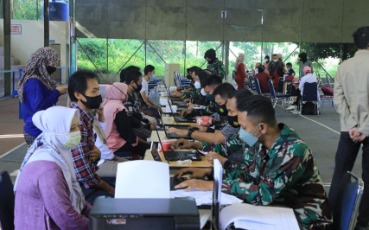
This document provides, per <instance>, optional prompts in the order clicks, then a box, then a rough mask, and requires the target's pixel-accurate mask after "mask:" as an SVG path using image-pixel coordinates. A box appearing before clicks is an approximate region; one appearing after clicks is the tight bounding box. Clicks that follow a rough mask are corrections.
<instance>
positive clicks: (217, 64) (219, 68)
mask: <svg viewBox="0 0 369 230" xmlns="http://www.w3.org/2000/svg"><path fill="white" fill-rule="evenodd" d="M206 69H208V70H209V71H210V72H212V73H213V74H215V75H217V76H218V77H220V78H221V79H222V80H223V79H224V78H225V76H226V73H225V70H224V65H223V62H221V61H219V60H218V59H216V60H215V61H214V63H211V64H208V66H207V68H206Z"/></svg>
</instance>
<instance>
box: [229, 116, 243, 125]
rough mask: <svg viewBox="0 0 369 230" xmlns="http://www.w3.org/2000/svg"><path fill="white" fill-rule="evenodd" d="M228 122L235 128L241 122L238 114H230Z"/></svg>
mask: <svg viewBox="0 0 369 230" xmlns="http://www.w3.org/2000/svg"><path fill="white" fill-rule="evenodd" d="M228 124H230V125H231V126H232V127H233V128H239V127H240V124H239V123H238V116H237V115H236V116H228Z"/></svg>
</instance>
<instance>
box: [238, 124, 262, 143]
mask: <svg viewBox="0 0 369 230" xmlns="http://www.w3.org/2000/svg"><path fill="white" fill-rule="evenodd" d="M257 128H259V125H257V126H256V128H255V130H254V131H253V132H252V133H249V132H247V131H246V130H245V129H243V128H240V131H239V132H238V135H239V137H240V139H241V140H242V141H243V142H245V143H246V144H248V145H249V146H250V147H252V146H254V145H255V144H256V142H257V141H258V140H259V137H260V136H261V134H262V133H260V135H259V136H258V137H256V136H254V133H255V132H256V130H257Z"/></svg>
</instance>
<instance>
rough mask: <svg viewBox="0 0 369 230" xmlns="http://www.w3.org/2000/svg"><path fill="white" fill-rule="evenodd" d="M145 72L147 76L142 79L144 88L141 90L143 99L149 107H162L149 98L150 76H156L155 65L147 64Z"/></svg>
mask: <svg viewBox="0 0 369 230" xmlns="http://www.w3.org/2000/svg"><path fill="white" fill-rule="evenodd" d="M144 73H145V76H144V77H143V79H142V89H141V91H140V94H141V96H142V99H143V101H144V103H145V104H146V106H147V107H148V108H156V109H160V107H158V106H156V105H155V104H154V103H153V102H152V101H150V99H149V81H150V78H152V77H154V76H155V67H154V66H152V65H147V66H146V67H145V69H144Z"/></svg>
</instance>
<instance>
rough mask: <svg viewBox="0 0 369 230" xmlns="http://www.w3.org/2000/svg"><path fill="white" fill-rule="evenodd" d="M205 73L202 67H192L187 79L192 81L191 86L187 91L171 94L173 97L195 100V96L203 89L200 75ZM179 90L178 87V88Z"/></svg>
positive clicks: (189, 69)
mask: <svg viewBox="0 0 369 230" xmlns="http://www.w3.org/2000/svg"><path fill="white" fill-rule="evenodd" d="M201 71H203V70H202V69H201V68H200V67H197V66H192V67H190V68H188V69H187V74H188V75H187V76H186V78H187V79H189V80H191V86H190V87H188V88H185V89H182V90H180V89H178V90H177V91H173V92H171V93H170V95H171V96H172V97H182V98H194V96H195V95H194V94H196V93H198V92H197V91H198V90H199V89H200V88H201V84H200V80H199V77H198V74H199V73H200V72H201ZM177 88H178V87H177Z"/></svg>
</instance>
